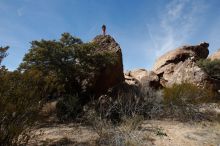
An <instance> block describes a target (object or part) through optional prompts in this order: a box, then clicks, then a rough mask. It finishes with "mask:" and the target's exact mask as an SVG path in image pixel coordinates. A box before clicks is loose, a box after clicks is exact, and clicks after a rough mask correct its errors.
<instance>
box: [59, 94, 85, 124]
mask: <svg viewBox="0 0 220 146" xmlns="http://www.w3.org/2000/svg"><path fill="white" fill-rule="evenodd" d="M56 109H57V110H56V112H57V117H58V118H59V120H60V121H68V120H72V119H75V117H76V116H77V114H78V112H79V110H80V109H81V105H80V103H79V97H78V95H75V96H73V95H65V96H64V97H62V98H61V99H60V100H59V101H58V103H57V105H56Z"/></svg>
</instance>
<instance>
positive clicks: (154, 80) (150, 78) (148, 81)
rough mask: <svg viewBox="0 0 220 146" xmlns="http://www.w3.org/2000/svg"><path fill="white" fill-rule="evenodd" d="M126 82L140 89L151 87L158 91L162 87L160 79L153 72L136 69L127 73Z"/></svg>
mask: <svg viewBox="0 0 220 146" xmlns="http://www.w3.org/2000/svg"><path fill="white" fill-rule="evenodd" d="M125 81H126V82H127V83H128V84H134V85H137V86H139V87H141V86H149V87H151V88H155V89H158V88H159V87H161V85H160V80H159V77H158V76H157V75H156V74H155V73H154V72H153V71H147V70H145V69H136V70H133V71H128V72H127V73H125Z"/></svg>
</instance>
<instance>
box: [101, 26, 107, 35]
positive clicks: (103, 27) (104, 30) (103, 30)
mask: <svg viewBox="0 0 220 146" xmlns="http://www.w3.org/2000/svg"><path fill="white" fill-rule="evenodd" d="M102 33H103V35H104V36H105V34H106V26H105V24H103V25H102Z"/></svg>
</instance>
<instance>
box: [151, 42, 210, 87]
mask: <svg viewBox="0 0 220 146" xmlns="http://www.w3.org/2000/svg"><path fill="white" fill-rule="evenodd" d="M208 46H209V44H208V43H205V42H204V43H201V44H199V45H196V46H183V47H181V48H177V49H175V50H172V51H170V52H168V53H166V54H165V55H163V56H161V57H160V58H159V59H157V61H156V63H155V65H154V67H153V71H154V72H155V73H156V74H157V75H158V76H159V78H160V83H161V85H163V86H165V87H169V86H172V85H173V84H181V83H183V82H190V83H193V84H195V85H197V86H200V87H207V86H210V84H211V81H210V78H209V76H208V75H207V74H206V73H205V72H204V71H203V70H202V69H201V68H200V67H199V66H197V63H196V61H197V60H199V59H205V58H207V56H208V54H209V50H208Z"/></svg>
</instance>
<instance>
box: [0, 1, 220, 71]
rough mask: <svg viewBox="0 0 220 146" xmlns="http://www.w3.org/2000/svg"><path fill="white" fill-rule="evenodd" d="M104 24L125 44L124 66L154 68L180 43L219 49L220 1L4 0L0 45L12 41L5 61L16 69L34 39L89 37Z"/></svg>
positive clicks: (121, 43) (0, 14) (10, 67)
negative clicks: (68, 35)
mask: <svg viewBox="0 0 220 146" xmlns="http://www.w3.org/2000/svg"><path fill="white" fill-rule="evenodd" d="M102 24H106V25H107V33H108V34H110V35H111V36H113V37H114V38H115V39H116V41H117V42H118V43H119V44H120V46H121V48H122V52H123V62H124V70H132V69H135V68H146V69H151V68H152V66H153V64H154V62H155V60H156V58H157V57H159V56H160V55H162V54H163V53H165V52H167V51H169V50H172V49H174V48H176V47H179V46H181V45H186V44H198V43H200V42H202V41H207V42H209V43H210V47H209V49H210V53H213V52H215V51H216V50H218V48H220V1H219V0H138V1H137V0H0V46H5V45H9V46H10V50H9V56H8V57H7V58H6V59H5V60H4V61H3V64H4V65H6V66H7V67H8V68H9V70H14V69H16V68H17V67H18V65H19V64H20V63H21V61H22V58H23V56H24V54H25V53H27V52H28V49H29V48H30V42H31V41H32V40H40V39H58V38H59V37H60V34H61V33H63V32H70V33H71V34H72V35H74V36H77V37H80V38H81V39H82V40H83V41H84V42H88V41H90V40H92V39H93V38H94V37H95V36H96V35H98V34H100V33H101V25H102Z"/></svg>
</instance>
